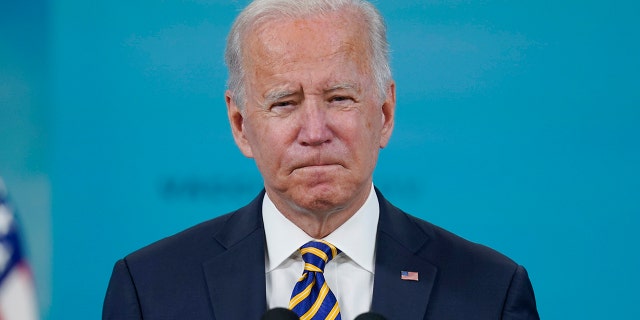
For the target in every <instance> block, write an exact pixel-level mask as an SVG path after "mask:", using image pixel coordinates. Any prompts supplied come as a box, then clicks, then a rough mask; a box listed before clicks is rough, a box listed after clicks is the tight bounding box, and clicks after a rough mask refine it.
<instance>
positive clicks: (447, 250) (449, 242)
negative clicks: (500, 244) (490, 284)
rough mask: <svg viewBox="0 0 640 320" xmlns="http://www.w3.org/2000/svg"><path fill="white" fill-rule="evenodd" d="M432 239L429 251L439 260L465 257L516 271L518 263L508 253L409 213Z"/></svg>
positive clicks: (468, 259) (475, 262)
mask: <svg viewBox="0 0 640 320" xmlns="http://www.w3.org/2000/svg"><path fill="white" fill-rule="evenodd" d="M408 216H409V218H410V219H411V220H412V221H413V222H414V223H415V224H416V225H417V226H418V227H419V228H420V229H422V230H423V231H424V232H425V233H426V234H427V235H428V236H429V237H430V238H431V239H430V240H429V241H428V242H427V246H428V247H429V252H431V253H433V254H434V255H436V256H438V261H448V260H447V259H446V258H449V259H450V260H451V261H458V260H459V259H464V260H467V261H469V262H472V263H474V264H476V265H487V266H491V267H492V268H501V269H505V271H507V270H509V271H511V272H513V271H515V269H516V268H517V267H518V264H517V263H516V262H515V261H513V260H512V259H511V258H509V257H507V256H506V255H504V254H502V253H500V252H498V251H497V250H495V249H492V248H490V247H487V246H485V245H482V244H479V243H476V242H472V241H469V240H467V239H465V238H463V237H461V236H459V235H457V234H454V233H453V232H451V231H448V230H446V229H444V228H442V227H439V226H436V225H434V224H432V223H430V222H428V221H425V220H423V219H420V218H418V217H415V216H412V215H408Z"/></svg>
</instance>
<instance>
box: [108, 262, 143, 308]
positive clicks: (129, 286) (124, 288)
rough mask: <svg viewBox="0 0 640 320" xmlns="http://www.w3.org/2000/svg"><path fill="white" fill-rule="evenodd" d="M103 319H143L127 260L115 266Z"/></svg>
mask: <svg viewBox="0 0 640 320" xmlns="http://www.w3.org/2000/svg"><path fill="white" fill-rule="evenodd" d="M102 319H103V320H112V319H113V320H115V319H118V320H141V319H142V313H141V311H140V304H139V302H138V293H137V291H136V287H135V285H134V283H133V279H132V278H131V273H130V272H129V267H128V266H127V263H126V261H125V260H118V262H116V265H115V266H114V267H113V273H112V274H111V280H110V281H109V287H108V288H107V294H106V296H105V298H104V305H103V307H102Z"/></svg>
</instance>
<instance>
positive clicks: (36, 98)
mask: <svg viewBox="0 0 640 320" xmlns="http://www.w3.org/2000/svg"><path fill="white" fill-rule="evenodd" d="M245 4H246V1H222V0H218V1H215V0H210V1H206V0H191V1H187V0H183V1H179V0H166V1H141V0H138V1H135V0H134V1H72V0H59V1H45V0H39V1H24V2H20V1H15V3H13V2H12V3H8V2H7V1H3V2H2V5H1V6H0V27H1V29H0V30H1V31H0V36H2V37H1V38H0V67H1V68H0V70H2V71H0V133H1V134H2V135H1V136H0V143H1V148H0V176H4V177H5V182H6V183H7V186H8V188H9V190H10V191H12V194H13V198H14V200H15V201H16V202H17V203H16V205H17V206H18V207H19V208H20V209H21V210H20V214H21V217H22V221H23V229H24V231H25V234H26V236H27V237H26V238H27V242H28V243H27V245H28V246H29V247H30V248H31V249H30V257H31V261H32V265H33V268H34V272H35V276H36V280H37V281H38V287H39V298H40V301H41V305H42V307H41V309H42V314H43V318H44V319H83V320H84V319H95V318H99V316H100V310H101V304H102V299H103V296H104V292H105V289H106V286H107V282H108V279H109V275H110V272H111V268H112V266H113V263H114V262H115V261H116V259H118V258H121V257H123V256H124V255H125V254H127V253H129V252H131V251H132V250H135V249H137V248H139V247H141V246H143V245H146V244H149V243H151V242H153V241H155V240H157V239H160V238H162V237H165V236H168V235H171V234H173V233H175V232H177V231H180V230H182V229H184V228H186V227H188V226H190V225H192V224H195V223H197V222H200V221H203V220H206V219H210V218H212V217H215V216H218V215H220V214H222V213H225V212H227V211H230V210H232V209H234V208H237V207H239V206H241V205H243V204H245V203H246V202H248V201H249V200H250V199H252V198H253V197H254V196H255V195H256V194H257V192H258V191H259V190H260V189H261V178H260V176H259V174H258V172H257V170H256V168H255V166H254V164H253V161H252V160H250V159H245V158H243V156H242V155H241V154H240V152H239V151H238V150H237V148H236V147H235V145H234V143H233V140H232V137H231V133H230V129H229V127H228V124H227V120H226V110H225V106H224V98H223V92H224V83H225V79H226V70H225V68H224V64H223V58H222V56H223V49H224V40H225V36H226V33H227V31H228V29H229V27H230V25H231V22H232V20H233V18H234V17H235V15H236V13H237V12H238V11H239V10H240V9H241V8H242V7H244V5H245ZM377 4H378V6H379V8H380V9H381V11H382V13H383V15H384V16H385V17H386V18H387V23H388V27H389V40H390V42H391V46H392V49H393V53H392V65H393V70H394V75H395V79H396V81H397V87H398V109H397V121H396V127H395V132H394V135H393V137H392V139H391V142H390V145H389V147H388V148H386V149H385V150H383V152H382V154H381V158H380V161H379V165H378V168H377V170H376V173H375V182H376V184H377V185H378V186H379V187H380V188H381V189H382V190H383V192H384V193H385V195H386V196H387V197H388V198H389V199H390V200H391V201H392V202H393V203H395V204H396V205H398V206H400V207H401V208H403V209H405V210H406V211H408V212H410V213H413V214H415V215H417V216H420V217H422V218H424V219H427V220H429V221H431V222H433V223H436V224H438V225H440V226H442V227H445V228H447V229H449V230H451V231H453V232H455V233H458V234H459V235H461V236H464V237H466V238H468V239H470V240H472V241H476V242H481V243H484V244H487V245H489V246H491V247H493V248H496V249H498V250H499V251H502V252H503V253H505V254H507V255H509V256H510V257H512V258H513V259H515V260H516V261H517V262H519V263H521V264H523V265H525V266H526V267H527V269H528V270H529V273H530V276H531V280H532V282H533V285H534V289H535V291H536V295H537V298H538V304H539V311H540V313H541V316H542V317H543V318H544V319H603V318H612V319H613V318H624V319H631V318H640V309H638V308H637V304H638V302H640V300H639V298H638V294H637V292H638V287H640V275H639V274H638V270H640V258H639V257H638V253H637V252H638V249H637V243H638V241H637V238H636V237H635V235H636V232H637V229H638V227H640V218H639V215H640V201H639V199H640V165H639V164H640V143H639V138H640V129H639V126H640V80H639V79H640V78H639V75H638V74H639V72H640V59H638V57H640V45H639V44H638V39H640V23H639V22H638V15H639V14H640V5H638V4H637V2H635V1H622V0H621V1H588V0H587V1H569V0H567V1H540V0H536V1H533V0H531V1H504V0H488V1H464V0H450V1H438V0H433V1H424V0H422V1H419V0H397V1H385V2H383V1H377Z"/></svg>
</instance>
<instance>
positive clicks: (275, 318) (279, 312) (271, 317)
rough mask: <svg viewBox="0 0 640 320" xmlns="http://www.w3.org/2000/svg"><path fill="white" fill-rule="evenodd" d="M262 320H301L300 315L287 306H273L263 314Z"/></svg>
mask: <svg viewBox="0 0 640 320" xmlns="http://www.w3.org/2000/svg"><path fill="white" fill-rule="evenodd" d="M260 319H261V320H300V318H298V315H297V314H296V313H295V312H293V311H291V310H289V309H287V308H273V309H271V310H267V312H265V313H264V314H263V315H262V318H260Z"/></svg>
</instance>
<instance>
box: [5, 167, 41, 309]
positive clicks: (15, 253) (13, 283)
mask: <svg viewBox="0 0 640 320" xmlns="http://www.w3.org/2000/svg"><path fill="white" fill-rule="evenodd" d="M20 245H21V242H20V236H19V232H18V226H17V223H16V219H15V216H14V214H13V211H12V210H11V207H10V206H9V204H8V200H7V195H6V191H5V189H4V186H3V184H2V180H0V320H32V319H33V320H35V319H38V307H37V303H36V295H35V289H34V285H33V277H32V275H31V271H30V269H29V265H28V264H27V261H26V260H25V257H24V256H23V254H22V248H21V246H20Z"/></svg>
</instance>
